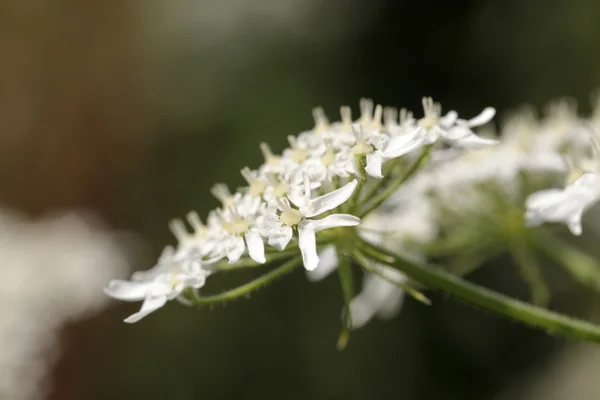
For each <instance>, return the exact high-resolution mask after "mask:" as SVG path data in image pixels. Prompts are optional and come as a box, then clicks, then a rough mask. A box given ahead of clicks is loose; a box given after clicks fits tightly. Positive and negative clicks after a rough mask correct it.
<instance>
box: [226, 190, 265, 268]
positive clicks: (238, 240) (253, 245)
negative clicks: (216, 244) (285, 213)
mask: <svg viewBox="0 0 600 400" xmlns="http://www.w3.org/2000/svg"><path fill="white" fill-rule="evenodd" d="M269 211H273V212H274V211H275V210H268V209H267V205H266V204H265V203H263V202H262V200H261V199H260V197H256V196H252V195H250V194H246V195H244V196H242V197H240V198H239V199H238V201H236V202H235V204H234V205H233V206H231V207H229V208H227V209H225V210H217V217H218V219H219V223H220V226H221V233H222V234H223V236H221V237H218V238H216V240H218V241H220V243H221V244H220V246H221V247H222V248H223V249H224V252H225V253H226V256H227V258H228V259H229V262H230V263H234V262H236V261H238V260H239V259H240V257H241V256H242V254H244V251H245V250H246V249H248V255H249V256H250V258H252V259H253V260H254V261H256V262H258V263H261V264H262V263H264V262H265V261H266V259H265V246H264V243H263V240H262V237H261V235H260V233H259V225H260V223H261V220H262V217H263V216H264V215H265V214H267V213H269Z"/></svg>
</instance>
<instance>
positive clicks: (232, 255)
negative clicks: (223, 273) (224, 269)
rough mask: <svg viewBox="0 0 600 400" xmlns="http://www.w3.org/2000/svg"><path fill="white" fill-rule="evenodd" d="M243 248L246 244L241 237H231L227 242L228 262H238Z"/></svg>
mask: <svg viewBox="0 0 600 400" xmlns="http://www.w3.org/2000/svg"><path fill="white" fill-rule="evenodd" d="M245 249H246V245H245V244H244V239H243V238H241V237H235V238H231V239H230V240H229V243H227V259H228V260H229V264H233V263H236V262H238V261H239V259H240V257H242V254H244V250H245Z"/></svg>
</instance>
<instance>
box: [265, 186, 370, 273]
mask: <svg viewBox="0 0 600 400" xmlns="http://www.w3.org/2000/svg"><path fill="white" fill-rule="evenodd" d="M357 183H358V182H357V181H356V180H353V181H351V182H349V183H347V184H346V185H344V186H343V187H342V188H340V189H337V190H334V191H333V192H330V193H327V194H325V195H322V196H319V197H316V198H314V199H313V198H311V192H312V191H311V188H310V181H309V179H308V177H307V176H306V175H305V176H304V195H303V196H288V197H282V198H279V199H278V201H277V203H278V208H279V211H280V214H279V215H278V216H277V217H276V218H274V219H272V220H271V221H270V222H269V223H268V225H266V227H267V232H266V236H268V238H269V239H268V242H269V244H270V245H272V246H274V247H276V248H278V249H284V248H285V247H286V246H287V244H288V243H289V241H290V240H291V238H292V236H293V228H296V229H297V230H298V242H299V243H298V245H299V247H300V252H301V254H302V260H303V262H304V267H305V268H306V269H307V270H313V269H315V268H316V267H317V265H318V264H319V256H318V255H317V243H316V233H317V232H320V231H322V230H325V229H331V228H336V227H343V226H356V225H358V224H359V223H360V219H359V218H357V217H355V216H353V215H349V214H331V215H328V216H326V217H324V218H322V219H312V218H314V217H318V216H319V215H321V214H323V213H325V212H327V211H330V210H332V209H334V208H336V207H338V206H339V205H341V204H343V203H345V202H346V201H347V200H348V199H349V198H350V196H352V193H353V192H354V190H355V189H356V185H357ZM290 201H291V202H292V204H293V205H294V206H295V207H293V206H292V204H290Z"/></svg>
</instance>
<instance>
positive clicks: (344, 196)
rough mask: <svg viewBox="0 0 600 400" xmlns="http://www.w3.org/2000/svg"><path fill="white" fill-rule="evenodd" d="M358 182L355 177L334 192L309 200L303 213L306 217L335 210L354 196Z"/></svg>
mask: <svg viewBox="0 0 600 400" xmlns="http://www.w3.org/2000/svg"><path fill="white" fill-rule="evenodd" d="M357 184H358V181H357V180H356V179H354V180H352V181H351V182H348V183H347V184H345V185H344V186H343V187H341V188H339V189H337V190H334V191H333V192H329V193H327V194H324V195H323V196H319V197H317V198H316V199H313V200H309V201H308V204H307V207H306V209H305V210H301V212H302V215H303V216H304V217H306V218H310V217H314V216H316V215H319V214H322V213H324V212H325V211H329V210H333V209H334V208H336V207H337V206H339V205H340V204H343V203H344V202H345V201H346V200H348V199H349V198H350V196H352V193H354V189H356V185H357Z"/></svg>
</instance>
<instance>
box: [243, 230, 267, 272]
mask: <svg viewBox="0 0 600 400" xmlns="http://www.w3.org/2000/svg"><path fill="white" fill-rule="evenodd" d="M244 237H245V239H246V247H248V254H249V255H250V258H251V259H253V260H254V261H256V262H257V263H260V264H264V263H265V262H266V261H267V260H266V258H265V244H264V243H263V240H262V238H261V237H260V234H259V233H258V232H257V231H254V230H250V231H248V232H246V234H245V235H244Z"/></svg>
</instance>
